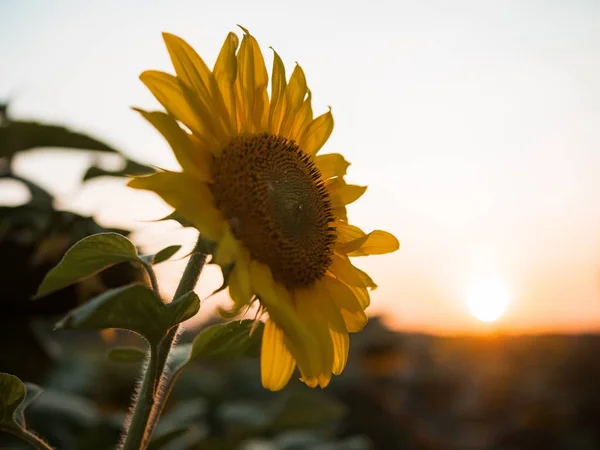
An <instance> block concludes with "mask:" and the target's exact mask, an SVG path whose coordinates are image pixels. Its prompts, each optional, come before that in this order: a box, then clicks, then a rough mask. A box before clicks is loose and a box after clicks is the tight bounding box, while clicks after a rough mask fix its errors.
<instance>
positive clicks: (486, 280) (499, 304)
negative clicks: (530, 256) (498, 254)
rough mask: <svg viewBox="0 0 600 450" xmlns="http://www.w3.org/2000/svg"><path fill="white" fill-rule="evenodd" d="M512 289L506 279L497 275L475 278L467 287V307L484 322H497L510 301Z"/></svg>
mask: <svg viewBox="0 0 600 450" xmlns="http://www.w3.org/2000/svg"><path fill="white" fill-rule="evenodd" d="M510 297H511V294H510V291H509V289H508V286H507V284H506V282H505V281H504V280H502V279H501V278H499V277H496V276H485V277H478V278H475V279H473V280H472V281H471V282H470V284H469V285H468V287H467V292H466V298H465V300H466V307H467V309H468V311H469V312H470V313H471V314H472V315H473V316H474V317H475V318H477V319H479V320H480V321H482V322H495V321H496V320H498V319H499V318H500V317H501V316H502V315H503V314H504V312H505V311H506V308H507V306H508V304H509V303H510Z"/></svg>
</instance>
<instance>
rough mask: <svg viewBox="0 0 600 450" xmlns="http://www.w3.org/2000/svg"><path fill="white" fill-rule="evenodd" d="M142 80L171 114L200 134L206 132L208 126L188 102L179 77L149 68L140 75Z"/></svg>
mask: <svg viewBox="0 0 600 450" xmlns="http://www.w3.org/2000/svg"><path fill="white" fill-rule="evenodd" d="M140 80H142V82H143V83H144V84H145V85H146V87H147V88H148V89H149V90H150V92H152V94H153V95H154V97H156V99H157V100H158V102H159V103H160V104H161V105H163V106H164V108H165V109H166V110H167V112H168V113H169V114H170V115H172V116H173V117H175V119H177V120H179V121H180V122H182V123H183V124H184V125H185V126H186V127H188V128H189V129H190V130H192V131H193V132H194V133H196V134H197V135H198V136H203V135H204V134H205V131H204V130H205V128H206V127H205V126H204V124H203V123H202V122H201V121H200V119H199V118H198V117H197V116H196V114H195V113H194V110H193V109H192V108H191V107H190V105H189V104H188V102H187V99H186V98H185V95H184V93H183V89H182V88H181V85H180V84H179V82H178V81H177V78H175V77H174V76H173V75H169V74H168V73H164V72H159V71H157V70H147V71H146V72H144V73H142V74H141V75H140Z"/></svg>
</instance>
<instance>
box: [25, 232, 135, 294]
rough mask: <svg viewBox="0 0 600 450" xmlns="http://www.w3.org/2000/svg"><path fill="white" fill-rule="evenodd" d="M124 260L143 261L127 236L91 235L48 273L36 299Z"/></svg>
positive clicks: (113, 234) (69, 251) (68, 252)
mask: <svg viewBox="0 0 600 450" xmlns="http://www.w3.org/2000/svg"><path fill="white" fill-rule="evenodd" d="M125 261H130V262H138V263H140V262H142V260H141V259H140V257H139V256H138V254H137V250H136V248H135V245H133V243H132V242H131V241H130V240H129V239H127V238H126V237H125V236H122V235H120V234H118V233H100V234H94V235H92V236H88V237H86V238H84V239H82V240H80V241H79V242H77V243H76V244H75V245H73V247H71V248H70V249H69V250H68V251H67V253H66V254H65V256H64V257H63V259H62V260H61V261H60V262H59V263H58V264H57V265H56V266H55V267H54V268H53V269H52V270H51V271H50V272H48V274H47V275H46V277H45V278H44V281H42V284H41V286H40V287H39V289H38V291H37V294H36V296H35V297H36V298H39V297H41V296H44V295H46V294H50V293H52V292H54V291H57V290H59V289H62V288H64V287H67V286H69V285H71V284H73V283H76V282H77V281H79V280H81V279H82V278H87V277H89V276H91V275H94V274H95V273H98V272H100V271H101V270H104V269H107V268H108V267H111V266H114V265H115V264H118V263H121V262H125Z"/></svg>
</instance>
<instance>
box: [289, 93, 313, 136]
mask: <svg viewBox="0 0 600 450" xmlns="http://www.w3.org/2000/svg"><path fill="white" fill-rule="evenodd" d="M311 102H312V93H311V92H310V89H307V94H306V100H304V102H303V103H302V106H300V108H299V109H298V112H297V113H296V116H295V117H294V122H293V123H292V129H291V130H290V135H289V138H290V139H292V140H294V141H297V140H298V139H300V136H302V133H303V132H304V130H305V129H306V127H307V125H308V124H309V123H310V121H311V120H312V118H313V111H312V104H311Z"/></svg>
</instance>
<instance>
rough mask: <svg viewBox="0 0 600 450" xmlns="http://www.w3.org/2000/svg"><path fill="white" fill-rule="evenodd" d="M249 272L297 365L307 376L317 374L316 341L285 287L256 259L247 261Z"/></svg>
mask: <svg viewBox="0 0 600 450" xmlns="http://www.w3.org/2000/svg"><path fill="white" fill-rule="evenodd" d="M250 276H251V282H252V286H253V288H254V292H255V293H256V295H257V296H258V297H259V299H260V301H261V303H262V305H263V306H264V307H265V308H266V310H267V312H268V313H269V317H270V318H271V320H273V321H274V322H275V324H276V325H277V326H278V327H279V328H281V329H282V330H283V331H284V333H285V335H286V336H287V338H288V342H287V346H288V349H289V350H290V352H291V353H292V355H293V356H294V358H295V359H296V362H297V363H298V366H299V367H300V368H301V369H302V370H303V372H305V373H306V374H307V376H309V377H313V376H317V372H316V370H315V369H316V365H317V364H316V362H315V360H314V356H313V355H315V354H318V352H319V350H318V343H317V341H316V340H315V339H314V338H313V336H312V335H311V333H310V332H309V330H308V329H307V328H306V325H305V324H304V323H303V322H302V321H301V320H300V319H299V317H298V314H297V312H296V311H295V310H294V308H293V306H292V301H291V299H290V295H289V293H288V291H287V290H286V289H285V288H284V287H283V286H280V285H278V283H276V282H275V281H274V280H273V276H272V274H271V270H270V269H269V268H268V267H267V266H265V265H264V264H261V263H259V262H258V261H255V260H252V261H251V262H250Z"/></svg>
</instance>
